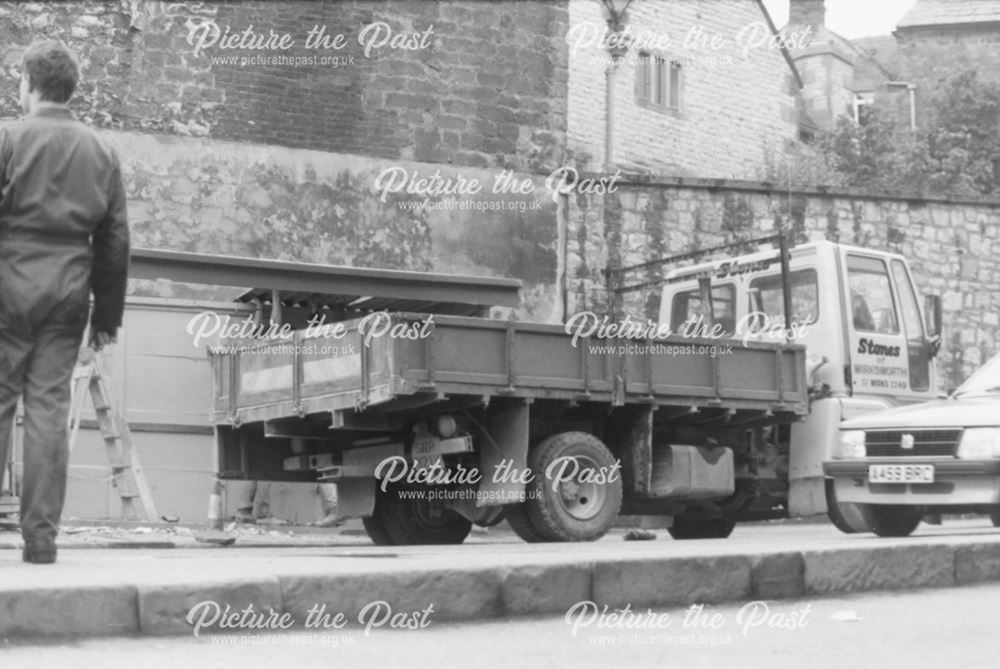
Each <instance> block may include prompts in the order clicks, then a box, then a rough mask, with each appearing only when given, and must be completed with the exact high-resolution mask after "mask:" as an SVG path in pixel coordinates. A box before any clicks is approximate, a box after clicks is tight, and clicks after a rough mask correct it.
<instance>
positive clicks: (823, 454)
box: [659, 241, 940, 532]
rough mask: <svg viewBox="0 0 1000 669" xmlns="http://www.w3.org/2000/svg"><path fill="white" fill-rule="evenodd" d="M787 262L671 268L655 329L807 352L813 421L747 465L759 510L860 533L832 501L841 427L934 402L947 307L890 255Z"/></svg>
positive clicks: (826, 245) (828, 245)
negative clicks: (827, 467)
mask: <svg viewBox="0 0 1000 669" xmlns="http://www.w3.org/2000/svg"><path fill="white" fill-rule="evenodd" d="M781 264H782V263H781V255H780V253H777V252H775V251H762V252H757V253H750V254H747V255H741V256H738V257H730V258H725V259H722V260H715V261H712V262H703V263H699V264H697V265H693V266H688V267H684V268H681V269H675V270H672V271H670V272H669V273H667V274H666V275H665V286H664V288H663V292H662V299H661V304H660V313H659V322H660V324H661V325H665V324H669V326H670V328H671V329H672V330H673V331H675V332H678V333H680V334H687V335H690V334H692V333H701V334H705V333H711V335H712V336H713V337H716V338H719V339H723V340H725V339H736V340H740V341H741V342H783V341H787V342H794V343H797V344H804V345H805V347H806V355H807V373H808V378H809V384H810V394H811V404H810V411H809V415H808V417H807V418H806V419H805V420H804V421H802V422H799V423H795V424H791V425H787V426H781V427H779V428H775V429H776V434H774V435H772V442H771V448H769V449H768V451H767V453H766V454H764V455H762V457H761V458H760V459H759V460H758V461H757V462H753V463H746V464H747V466H748V467H754V468H757V470H758V471H760V472H768V473H769V474H770V476H769V477H763V479H764V480H765V481H767V483H766V484H763V486H764V489H763V490H762V492H764V493H765V494H764V495H763V496H762V497H761V499H760V502H759V503H758V506H757V507H756V509H755V511H756V512H757V513H759V514H761V515H764V516H768V515H784V514H790V515H793V516H799V515H812V514H817V513H823V512H827V513H828V514H829V515H830V518H831V520H832V521H833V522H834V524H835V525H837V527H839V528H840V529H841V530H844V531H845V532H853V531H860V530H863V529H866V527H865V522H864V520H863V519H862V518H861V516H860V513H859V512H858V510H857V509H856V508H854V507H853V506H852V505H848V504H840V503H838V502H837V499H836V494H835V491H834V490H833V487H832V485H830V484H829V483H828V482H827V481H826V480H825V479H824V474H823V462H824V461H825V460H828V459H829V457H830V455H831V453H832V452H833V450H834V446H835V445H836V444H838V443H839V433H838V427H839V425H840V423H841V422H842V421H844V420H847V419H850V418H854V417H857V416H861V415H864V414H867V413H871V412H875V411H879V410H882V409H887V408H891V407H896V406H901V405H907V404H914V403H918V402H923V401H927V400H929V399H932V398H935V397H937V396H938V394H939V393H938V377H937V372H936V370H935V365H934V361H933V358H934V356H935V355H936V353H937V349H938V345H939V341H940V338H939V332H940V301H939V300H938V299H937V298H936V297H933V298H928V300H927V302H926V304H925V305H922V304H921V300H920V298H919V294H918V292H917V289H916V286H915V284H914V282H913V278H912V276H911V273H910V269H909V266H908V264H907V262H906V259H905V258H904V257H903V256H901V255H898V254H894V253H887V252H884V251H877V250H873V249H867V248H859V247H853V246H846V245H843V244H836V243H832V242H827V241H819V242H812V243H808V244H803V245H801V246H797V247H795V248H792V249H791V250H790V253H789V254H788V257H787V268H786V270H787V271H786V272H782V267H781ZM786 295H787V300H786ZM786 314H787V317H786Z"/></svg>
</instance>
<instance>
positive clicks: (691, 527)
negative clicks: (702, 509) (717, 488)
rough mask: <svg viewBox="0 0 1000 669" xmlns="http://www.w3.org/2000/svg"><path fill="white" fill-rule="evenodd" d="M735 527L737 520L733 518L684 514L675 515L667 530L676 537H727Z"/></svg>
mask: <svg viewBox="0 0 1000 669" xmlns="http://www.w3.org/2000/svg"><path fill="white" fill-rule="evenodd" d="M735 527H736V521H735V520H733V519H732V518H705V519H701V520H698V519H693V518H690V517H686V516H683V515H682V516H676V517H674V523H673V525H671V526H670V528H669V529H668V530H667V532H669V533H670V536H671V537H673V538H674V539H725V538H727V537H728V536H729V535H730V534H732V533H733V528H735Z"/></svg>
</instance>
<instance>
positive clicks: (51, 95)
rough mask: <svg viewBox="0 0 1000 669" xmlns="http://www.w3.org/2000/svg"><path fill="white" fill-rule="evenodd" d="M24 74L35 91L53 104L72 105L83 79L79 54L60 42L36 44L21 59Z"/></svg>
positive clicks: (52, 41) (42, 41)
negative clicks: (66, 103) (71, 101)
mask: <svg viewBox="0 0 1000 669" xmlns="http://www.w3.org/2000/svg"><path fill="white" fill-rule="evenodd" d="M21 71H22V72H23V73H24V74H25V75H27V77H28V86H29V87H30V88H31V90H37V91H38V92H39V93H40V94H41V98H42V100H47V101H49V102H68V101H69V99H70V96H72V95H73V91H75V90H76V84H77V82H78V81H79V80H80V65H79V64H78V63H77V60H76V54H74V53H73V52H72V51H71V50H70V48H69V47H68V46H66V44H65V43H64V42H63V41H62V40H58V39H46V40H38V41H36V42H33V43H32V44H31V46H29V47H28V49H27V50H26V51H25V52H24V56H23V57H22V58H21Z"/></svg>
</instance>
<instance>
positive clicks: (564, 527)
mask: <svg viewBox="0 0 1000 669" xmlns="http://www.w3.org/2000/svg"><path fill="white" fill-rule="evenodd" d="M562 458H568V459H571V460H573V461H575V464H576V468H575V471H574V470H572V469H569V467H570V464H569V463H570V460H561V459H562ZM553 463H556V464H555V467H556V469H555V470H553V472H552V473H553V474H558V473H560V469H562V467H563V465H564V464H565V465H566V467H567V469H566V470H565V471H563V474H564V476H565V477H566V478H567V479H572V480H566V481H562V482H557V483H556V484H555V489H554V490H553V483H554V482H553V481H550V480H549V477H548V475H547V474H548V472H549V467H550V466H553ZM617 464H618V461H617V460H615V458H614V456H612V455H611V451H609V450H608V447H607V446H605V445H604V444H603V443H601V440H600V439H598V438H597V437H595V436H593V435H592V434H587V433H586V432H562V433H560V434H556V435H554V436H551V437H549V438H547V439H545V440H543V441H542V442H541V443H540V444H538V445H537V446H536V447H535V448H534V449H533V450H532V451H531V452H530V453H529V454H528V466H529V467H530V469H531V472H532V473H533V474H534V476H533V478H532V480H531V481H530V482H529V483H528V484H527V486H525V492H526V493H527V499H526V500H525V502H524V506H525V510H526V511H527V515H528V520H529V521H530V522H531V525H532V527H533V528H534V530H535V532H537V533H538V535H539V536H540V537H541V539H542V540H543V541H595V540H597V539H600V538H601V537H603V536H604V535H605V534H607V532H608V530H609V529H611V526H612V525H613V524H614V522H615V519H616V518H617V517H618V512H619V510H621V506H622V479H621V473H620V471H618V469H617ZM602 474H603V475H604V476H603V478H602V477H601V475H602ZM611 479H614V480H611Z"/></svg>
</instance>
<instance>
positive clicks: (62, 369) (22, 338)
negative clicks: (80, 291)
mask: <svg viewBox="0 0 1000 669" xmlns="http://www.w3.org/2000/svg"><path fill="white" fill-rule="evenodd" d="M85 326H86V319H82V320H76V321H75V322H66V321H59V320H53V321H51V322H46V323H43V324H41V325H40V326H39V327H38V328H36V329H35V330H34V331H33V332H24V331H21V330H20V328H18V327H16V326H12V325H9V324H5V323H3V322H0V480H2V469H3V467H4V463H5V462H6V460H7V449H8V447H9V445H10V437H11V430H12V428H13V425H14V413H15V411H16V409H17V400H18V398H20V397H21V396H22V395H23V397H24V476H23V478H22V485H21V534H22V536H23V537H24V542H25V546H26V548H27V549H28V550H29V551H44V550H50V549H52V548H54V546H55V539H56V533H57V532H58V529H59V519H60V516H61V515H62V508H63V502H64V500H65V498H66V472H67V465H68V460H69V444H68V441H67V439H68V434H67V433H68V426H67V423H68V421H69V409H70V406H69V405H70V383H71V382H72V378H73V369H74V367H75V366H76V360H77V356H78V354H79V350H80V343H81V340H82V337H83V330H84V328H85Z"/></svg>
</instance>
